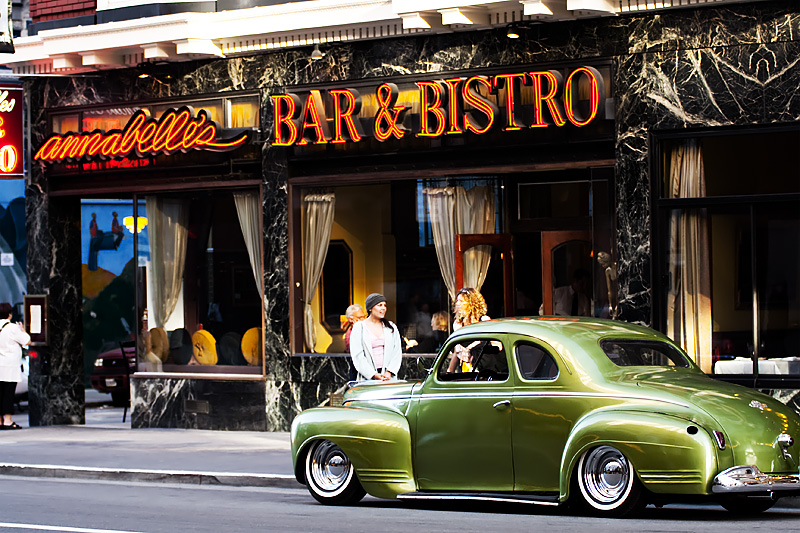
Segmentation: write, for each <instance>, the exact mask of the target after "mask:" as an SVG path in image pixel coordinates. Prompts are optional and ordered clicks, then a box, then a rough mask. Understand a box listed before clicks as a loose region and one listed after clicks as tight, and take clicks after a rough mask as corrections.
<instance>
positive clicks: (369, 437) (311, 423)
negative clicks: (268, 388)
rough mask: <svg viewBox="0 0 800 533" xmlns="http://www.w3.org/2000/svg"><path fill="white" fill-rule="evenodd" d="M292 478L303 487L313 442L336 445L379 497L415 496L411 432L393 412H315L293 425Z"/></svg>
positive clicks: (343, 409) (302, 415)
mask: <svg viewBox="0 0 800 533" xmlns="http://www.w3.org/2000/svg"><path fill="white" fill-rule="evenodd" d="M291 436H292V461H293V466H294V472H295V477H296V478H297V480H298V481H299V482H300V483H305V456H306V453H307V452H308V449H309V446H310V445H311V443H313V442H314V441H316V440H320V439H325V440H329V441H331V442H333V443H335V444H336V445H337V446H339V447H340V448H341V449H342V450H343V451H344V452H345V453H346V454H347V456H348V457H349V458H350V461H351V463H352V464H353V466H354V467H355V470H356V475H357V476H358V480H359V482H360V483H361V485H362V486H363V487H364V490H366V491H367V492H368V493H369V494H371V495H372V496H375V497H378V498H395V497H396V496H397V495H398V494H400V493H403V492H414V491H415V490H416V483H415V482H414V475H413V470H412V462H411V433H410V431H409V426H408V421H407V420H406V418H405V417H404V416H402V415H401V414H399V413H396V412H393V411H385V410H378V409H363V408H357V407H319V408H314V409H308V410H306V411H303V412H302V413H300V414H299V415H298V416H297V417H296V418H295V419H294V421H293V422H292V433H291Z"/></svg>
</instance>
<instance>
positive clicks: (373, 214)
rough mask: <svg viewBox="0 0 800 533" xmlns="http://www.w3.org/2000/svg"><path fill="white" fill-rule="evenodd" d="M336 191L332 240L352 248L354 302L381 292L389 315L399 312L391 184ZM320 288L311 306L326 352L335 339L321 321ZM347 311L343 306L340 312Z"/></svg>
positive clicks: (321, 349)
mask: <svg viewBox="0 0 800 533" xmlns="http://www.w3.org/2000/svg"><path fill="white" fill-rule="evenodd" d="M335 192H336V212H335V214H334V222H333V228H332V229H331V240H334V239H341V240H344V241H345V242H346V243H347V245H348V246H349V247H350V249H351V250H352V251H353V298H354V302H353V303H358V304H361V305H362V306H363V305H364V300H365V299H366V298H367V295H368V294H370V293H372V292H380V293H382V294H383V295H385V296H386V298H387V303H388V305H389V310H388V312H387V314H386V316H387V318H389V319H390V320H392V321H394V320H395V313H396V302H397V298H396V289H395V281H396V272H395V265H396V262H395V241H394V236H393V235H392V234H391V228H392V226H391V188H390V186H389V185H366V186H358V187H339V188H337V189H336V190H335ZM319 302H320V297H319V288H318V289H317V293H316V294H315V296H314V301H313V302H312V304H311V309H312V310H313V312H314V322H315V324H316V328H317V345H316V347H315V350H316V351H317V352H318V353H322V352H326V351H327V350H328V347H329V346H330V345H331V343H332V342H333V339H332V338H331V336H330V335H329V334H328V332H327V331H326V330H325V328H324V327H323V326H322V324H321V321H320V306H319ZM344 312H345V310H344V309H342V311H341V314H344Z"/></svg>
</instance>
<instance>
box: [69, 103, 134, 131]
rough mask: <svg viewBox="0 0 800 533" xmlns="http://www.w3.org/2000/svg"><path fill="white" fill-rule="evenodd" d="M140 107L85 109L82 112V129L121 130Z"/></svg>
mask: <svg viewBox="0 0 800 533" xmlns="http://www.w3.org/2000/svg"><path fill="white" fill-rule="evenodd" d="M139 109H141V107H112V108H107V109H87V110H86V111H84V112H83V131H94V130H102V131H111V130H121V129H122V128H124V127H125V124H127V123H128V121H129V120H130V118H131V117H132V116H133V114H134V113H136V112H137V111H138V110H139Z"/></svg>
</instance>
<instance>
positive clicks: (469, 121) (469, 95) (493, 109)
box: [462, 76, 498, 135]
mask: <svg viewBox="0 0 800 533" xmlns="http://www.w3.org/2000/svg"><path fill="white" fill-rule="evenodd" d="M473 85H482V86H484V87H485V88H486V91H487V92H488V91H491V90H492V82H490V81H489V78H487V77H486V76H473V77H471V78H470V79H468V80H467V82H466V83H465V84H464V88H463V90H462V93H463V97H464V102H465V103H467V104H469V105H471V106H472V107H474V108H475V110H476V111H479V112H481V113H483V114H484V116H486V125H485V126H484V127H482V128H481V127H480V126H479V125H478V124H477V123H476V122H475V120H476V118H475V116H474V115H473V114H472V112H471V111H467V112H465V113H464V129H465V130H467V131H471V132H472V133H477V134H478V135H480V134H482V133H486V132H487V131H489V128H491V127H492V125H493V124H494V117H495V116H496V115H497V113H498V109H497V106H496V105H494V103H493V102H490V101H489V100H486V99H484V98H483V96H481V94H480V93H479V92H478V89H477V87H476V88H473Z"/></svg>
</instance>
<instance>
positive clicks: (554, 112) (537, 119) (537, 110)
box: [529, 71, 567, 128]
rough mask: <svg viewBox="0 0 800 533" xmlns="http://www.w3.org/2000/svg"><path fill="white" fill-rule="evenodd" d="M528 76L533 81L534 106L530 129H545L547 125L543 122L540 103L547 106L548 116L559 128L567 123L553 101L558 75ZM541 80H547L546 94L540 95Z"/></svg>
mask: <svg viewBox="0 0 800 533" xmlns="http://www.w3.org/2000/svg"><path fill="white" fill-rule="evenodd" d="M529 76H530V77H531V79H532V80H533V105H534V123H533V124H531V128H542V127H544V128H546V127H547V126H548V125H547V124H546V123H545V121H544V113H542V102H545V103H546V104H547V108H548V109H549V110H550V116H551V117H553V123H554V124H555V125H556V126H558V127H559V128H560V127H561V126H563V125H564V124H566V123H567V121H566V120H564V117H562V116H561V113H560V112H559V110H558V106H557V105H556V102H555V101H554V100H553V98H555V96H556V93H558V82H559V78H560V77H561V76H560V75H558V76H557V75H556V73H554V72H551V71H544V72H530V73H529ZM542 78H544V79H546V80H547V83H548V91H547V94H545V95H543V94H542Z"/></svg>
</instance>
